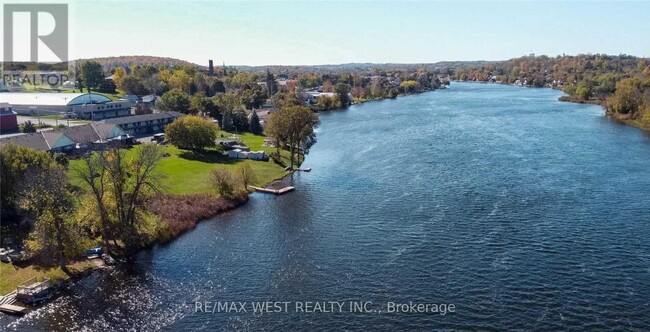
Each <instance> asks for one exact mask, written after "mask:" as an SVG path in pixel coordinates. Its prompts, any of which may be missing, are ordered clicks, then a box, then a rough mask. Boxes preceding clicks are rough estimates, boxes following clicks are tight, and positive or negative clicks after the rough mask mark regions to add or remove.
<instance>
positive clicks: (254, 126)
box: [248, 110, 262, 135]
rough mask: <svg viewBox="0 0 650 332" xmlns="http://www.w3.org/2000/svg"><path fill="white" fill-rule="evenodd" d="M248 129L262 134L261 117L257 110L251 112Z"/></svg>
mask: <svg viewBox="0 0 650 332" xmlns="http://www.w3.org/2000/svg"><path fill="white" fill-rule="evenodd" d="M248 131H250V132H251V133H253V134H256V135H260V134H262V126H261V125H260V118H259V117H258V116H257V112H255V110H253V112H251V115H250V117H249V118H248Z"/></svg>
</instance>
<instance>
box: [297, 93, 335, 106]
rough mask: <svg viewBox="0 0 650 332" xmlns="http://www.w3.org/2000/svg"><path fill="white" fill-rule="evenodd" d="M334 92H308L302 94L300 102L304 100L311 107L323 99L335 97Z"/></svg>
mask: <svg viewBox="0 0 650 332" xmlns="http://www.w3.org/2000/svg"><path fill="white" fill-rule="evenodd" d="M335 96H336V94H335V93H333V92H318V91H307V92H303V93H301V94H300V100H304V101H305V103H307V104H309V105H315V104H316V103H318V100H319V99H320V98H322V97H335Z"/></svg>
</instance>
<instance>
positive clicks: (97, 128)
mask: <svg viewBox="0 0 650 332" xmlns="http://www.w3.org/2000/svg"><path fill="white" fill-rule="evenodd" d="M125 138H126V139H127V140H125ZM125 143H129V141H128V136H126V132H124V131H123V130H122V129H120V128H119V127H118V126H116V125H110V124H98V123H92V124H86V125H82V126H76V127H66V128H60V129H54V130H44V131H39V132H35V133H29V134H23V135H16V136H11V137H6V138H2V139H0V146H2V145H5V144H15V145H20V146H24V147H27V148H32V149H36V150H40V151H50V152H65V153H70V152H74V151H85V150H87V149H91V150H96V149H101V148H103V147H105V146H107V145H111V144H117V145H121V144H125Z"/></svg>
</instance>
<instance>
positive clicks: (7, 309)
mask: <svg viewBox="0 0 650 332" xmlns="http://www.w3.org/2000/svg"><path fill="white" fill-rule="evenodd" d="M0 311H2V312H4V313H8V314H12V315H24V314H26V313H28V312H29V309H27V308H25V307H21V306H19V305H14V304H2V305H0Z"/></svg>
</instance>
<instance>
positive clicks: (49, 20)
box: [2, 3, 69, 86]
mask: <svg viewBox="0 0 650 332" xmlns="http://www.w3.org/2000/svg"><path fill="white" fill-rule="evenodd" d="M2 9H3V13H2V18H3V20H2V21H3V23H2V24H3V49H4V51H3V63H2V65H3V68H2V76H3V83H4V84H5V85H14V86H18V85H23V84H26V83H28V84H31V85H33V86H38V85H49V86H58V85H61V84H62V83H63V82H65V81H67V80H68V76H69V75H68V60H69V59H68V50H69V17H68V4H63V3H56V4H55V3H45V4H36V3H34V4H24V3H23V4H20V3H14V4H4V5H3V8H2Z"/></svg>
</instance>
